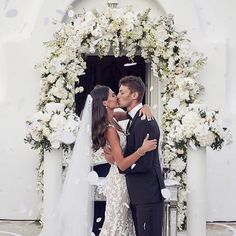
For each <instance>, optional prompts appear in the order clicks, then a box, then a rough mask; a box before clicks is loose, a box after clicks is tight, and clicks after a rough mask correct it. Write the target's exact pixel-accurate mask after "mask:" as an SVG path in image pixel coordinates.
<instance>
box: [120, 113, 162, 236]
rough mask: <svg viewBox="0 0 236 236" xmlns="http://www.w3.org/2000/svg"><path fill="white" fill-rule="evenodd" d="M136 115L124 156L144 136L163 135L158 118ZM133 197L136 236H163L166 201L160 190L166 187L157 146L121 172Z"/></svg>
mask: <svg viewBox="0 0 236 236" xmlns="http://www.w3.org/2000/svg"><path fill="white" fill-rule="evenodd" d="M138 113H139V112H137V113H136V115H135V116H134V118H133V120H132V123H131V126H130V128H129V130H128V133H127V144H126V148H125V152H124V156H129V155H130V154H132V153H134V152H135V151H136V150H137V149H138V148H139V147H141V145H142V143H143V140H144V138H145V137H146V135H147V134H149V139H154V138H155V139H157V140H158V141H159V138H160V130H159V127H158V124H157V122H156V121H155V120H151V121H148V120H147V119H145V120H142V119H141V117H139V116H138ZM122 173H125V174H126V175H125V176H126V182H127V187H128V192H129V197H130V203H131V210H132V215H133V220H134V224H135V230H136V235H137V236H161V235H162V221H163V205H164V200H163V198H162V195H161V189H162V188H165V184H164V180H163V175H162V170H161V167H160V161H159V155H158V146H157V149H156V150H154V151H151V152H147V153H146V154H145V155H144V156H142V157H141V158H140V159H139V160H138V161H137V162H136V165H135V166H134V167H133V168H132V167H131V168H128V169H127V170H126V171H124V172H122Z"/></svg>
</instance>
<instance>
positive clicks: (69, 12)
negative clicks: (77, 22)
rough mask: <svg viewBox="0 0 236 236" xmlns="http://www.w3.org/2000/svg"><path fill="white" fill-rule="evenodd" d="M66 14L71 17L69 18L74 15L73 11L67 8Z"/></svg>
mask: <svg viewBox="0 0 236 236" xmlns="http://www.w3.org/2000/svg"><path fill="white" fill-rule="evenodd" d="M68 16H69V17H71V18H72V17H74V16H75V12H74V11H73V10H69V11H68Z"/></svg>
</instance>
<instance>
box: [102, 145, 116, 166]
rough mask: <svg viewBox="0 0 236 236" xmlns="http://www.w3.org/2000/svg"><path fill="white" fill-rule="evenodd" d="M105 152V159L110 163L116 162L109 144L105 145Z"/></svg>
mask: <svg viewBox="0 0 236 236" xmlns="http://www.w3.org/2000/svg"><path fill="white" fill-rule="evenodd" d="M103 154H104V156H105V159H106V161H107V162H108V163H110V164H114V163H115V161H114V158H113V156H112V152H111V147H110V145H108V144H106V145H105V147H104V148H103Z"/></svg>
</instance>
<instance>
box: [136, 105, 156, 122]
mask: <svg viewBox="0 0 236 236" xmlns="http://www.w3.org/2000/svg"><path fill="white" fill-rule="evenodd" d="M139 116H143V117H144V119H145V118H146V117H147V120H154V116H153V114H152V110H151V107H150V106H148V105H147V104H144V105H143V107H142V108H141V109H140V111H139Z"/></svg>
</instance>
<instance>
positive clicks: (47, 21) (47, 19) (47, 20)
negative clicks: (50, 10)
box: [43, 17, 50, 25]
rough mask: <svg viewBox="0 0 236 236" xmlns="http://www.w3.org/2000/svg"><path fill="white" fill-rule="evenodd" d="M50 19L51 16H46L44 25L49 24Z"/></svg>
mask: <svg viewBox="0 0 236 236" xmlns="http://www.w3.org/2000/svg"><path fill="white" fill-rule="evenodd" d="M49 21H50V19H49V17H45V18H44V19H43V24H44V25H48V23H49Z"/></svg>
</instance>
